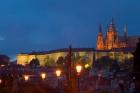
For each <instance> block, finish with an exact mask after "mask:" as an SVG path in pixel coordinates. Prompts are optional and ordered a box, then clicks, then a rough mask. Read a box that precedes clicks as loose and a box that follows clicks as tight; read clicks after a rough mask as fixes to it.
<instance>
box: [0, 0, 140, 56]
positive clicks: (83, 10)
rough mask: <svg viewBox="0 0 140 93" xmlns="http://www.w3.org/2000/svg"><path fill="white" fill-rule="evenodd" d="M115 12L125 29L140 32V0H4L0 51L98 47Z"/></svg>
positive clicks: (0, 5)
mask: <svg viewBox="0 0 140 93" xmlns="http://www.w3.org/2000/svg"><path fill="white" fill-rule="evenodd" d="M112 16H114V20H115V24H116V28H117V30H118V31H119V33H121V32H122V31H123V26H124V23H126V24H127V29H128V33H129V35H140V0H1V1H0V54H6V55H9V56H10V57H13V56H15V55H16V54H17V53H20V52H31V51H45V50H51V49H58V48H64V47H68V45H69V44H71V45H72V46H73V47H95V43H96V36H97V33H98V27H99V24H102V26H103V32H104V33H105V32H106V31H107V25H108V24H109V23H110V22H111V17H112Z"/></svg>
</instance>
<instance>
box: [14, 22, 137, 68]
mask: <svg viewBox="0 0 140 93" xmlns="http://www.w3.org/2000/svg"><path fill="white" fill-rule="evenodd" d="M123 33H124V35H123V36H120V35H119V33H118V32H117V31H116V29H115V24H114V21H113V19H112V22H111V24H110V25H109V27H108V31H107V32H106V36H105V38H104V37H103V33H102V27H101V26H100V27H99V33H98V36H97V44H96V49H94V48H72V52H73V55H72V58H73V59H75V60H73V61H80V62H85V63H88V64H89V65H90V66H92V65H93V64H94V61H96V60H97V59H99V58H101V57H103V56H108V57H109V58H111V59H116V60H118V61H119V62H125V60H132V59H133V55H132V52H134V51H135V48H136V43H137V42H138V38H139V36H128V34H127V28H126V26H125V27H124V31H123ZM68 50H69V49H68V48H63V49H58V50H52V51H44V52H31V53H20V54H18V55H17V63H18V64H21V65H27V64H29V63H30V61H31V60H33V59H38V60H39V62H40V65H41V66H45V65H46V64H47V63H52V64H51V65H55V64H56V62H57V60H58V59H59V58H60V57H63V58H65V57H66V56H67V54H68Z"/></svg>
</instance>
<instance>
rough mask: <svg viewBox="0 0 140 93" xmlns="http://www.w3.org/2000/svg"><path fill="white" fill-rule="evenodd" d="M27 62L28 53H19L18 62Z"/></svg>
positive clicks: (23, 63)
mask: <svg viewBox="0 0 140 93" xmlns="http://www.w3.org/2000/svg"><path fill="white" fill-rule="evenodd" d="M27 62H28V54H18V55H17V64H21V65H26V63H27Z"/></svg>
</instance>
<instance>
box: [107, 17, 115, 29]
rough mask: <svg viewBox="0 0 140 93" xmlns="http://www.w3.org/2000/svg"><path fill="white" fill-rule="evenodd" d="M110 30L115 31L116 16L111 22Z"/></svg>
mask: <svg viewBox="0 0 140 93" xmlns="http://www.w3.org/2000/svg"><path fill="white" fill-rule="evenodd" d="M108 32H115V24H114V17H112V21H111V24H110V25H109V28H108Z"/></svg>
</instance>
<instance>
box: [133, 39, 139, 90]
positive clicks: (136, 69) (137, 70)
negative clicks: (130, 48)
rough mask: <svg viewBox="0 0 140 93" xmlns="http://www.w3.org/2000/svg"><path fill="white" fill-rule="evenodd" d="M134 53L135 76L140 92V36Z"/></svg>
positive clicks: (137, 88)
mask: <svg viewBox="0 0 140 93" xmlns="http://www.w3.org/2000/svg"><path fill="white" fill-rule="evenodd" d="M133 55H134V64H133V76H134V77H135V85H136V92H135V93H140V38H139V42H138V43H137V48H136V50H135V52H134V53H133Z"/></svg>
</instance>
